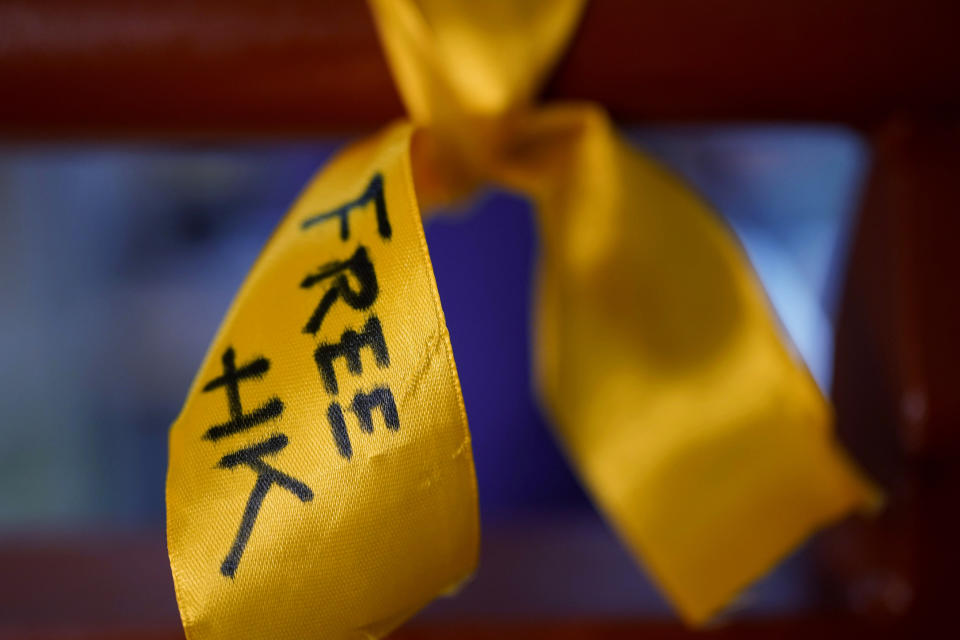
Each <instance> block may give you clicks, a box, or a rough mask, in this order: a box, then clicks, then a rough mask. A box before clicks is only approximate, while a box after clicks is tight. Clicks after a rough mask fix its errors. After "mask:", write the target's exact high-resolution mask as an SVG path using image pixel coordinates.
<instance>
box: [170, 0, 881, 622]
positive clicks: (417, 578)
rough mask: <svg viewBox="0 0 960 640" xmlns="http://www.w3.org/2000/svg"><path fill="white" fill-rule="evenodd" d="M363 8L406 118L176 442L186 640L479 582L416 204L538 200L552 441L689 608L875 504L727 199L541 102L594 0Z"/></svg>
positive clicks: (202, 381) (698, 609) (205, 369)
mask: <svg viewBox="0 0 960 640" xmlns="http://www.w3.org/2000/svg"><path fill="white" fill-rule="evenodd" d="M371 6H372V8H373V11H374V16H375V18H376V22H377V26H378V29H379V32H380V35H381V39H382V41H383V43H384V46H385V49H386V52H387V55H388V59H389V61H390V64H391V67H392V69H393V72H394V76H395V77H396V79H397V82H398V84H399V86H400V90H401V93H402V95H403V98H404V100H405V102H406V104H407V107H408V110H409V113H410V117H411V119H412V124H410V123H400V124H396V125H393V126H391V127H388V128H387V129H386V130H385V131H383V132H382V133H379V134H377V135H375V136H373V137H371V138H368V139H366V140H363V141H361V142H358V143H355V144H353V145H351V146H350V147H348V148H347V149H346V150H344V151H343V152H341V153H340V154H339V155H338V156H337V157H336V158H335V159H334V160H333V161H332V162H331V163H330V164H329V165H328V166H327V167H325V168H324V169H323V170H322V171H321V172H320V173H319V174H318V175H317V177H316V178H314V180H313V181H312V182H311V183H310V184H309V185H308V187H307V188H306V190H305V192H304V193H303V194H302V195H301V197H300V198H299V200H298V201H297V202H296V204H295V205H294V206H293V208H292V209H291V211H290V213H289V214H288V215H287V217H286V218H285V220H284V221H283V222H282V223H281V225H280V227H279V228H278V229H277V231H276V232H275V233H274V235H273V237H272V238H271V239H270V241H269V243H268V245H267V247H266V248H265V249H264V251H263V254H262V255H261V256H260V258H259V260H258V261H257V263H256V265H255V266H254V268H253V270H252V271H251V273H250V275H249V276H248V278H247V280H246V282H245V283H244V285H243V286H242V287H241V289H240V292H239V293H238V295H237V298H236V300H235V301H234V303H233V305H232V307H231V309H230V311H229V312H228V314H227V316H226V318H225V320H224V322H223V325H222V326H221V328H220V330H219V332H218V334H217V336H216V338H215V339H214V341H213V344H212V345H211V348H210V351H209V353H208V354H207V356H206V358H205V360H204V363H203V365H202V366H201V368H200V371H199V373H198V375H197V378H196V380H195V381H194V383H193V385H192V387H191V390H190V392H189V395H188V398H187V401H186V403H185V405H184V408H183V411H182V412H181V415H180V416H179V417H178V419H177V421H176V422H175V424H174V426H173V428H172V430H171V434H170V467H169V474H168V479H167V511H168V547H169V553H170V562H171V566H172V570H173V575H174V581H175V585H176V591H177V600H178V604H179V607H180V612H181V616H182V618H183V623H184V627H185V629H186V633H187V636H188V637H189V638H191V639H193V640H207V639H213V638H238V637H243V638H260V637H263V638H267V637H269V638H277V639H287V638H303V637H329V638H377V637H381V636H383V635H385V634H386V633H388V632H389V631H390V630H391V629H393V628H394V627H396V626H397V625H399V624H400V623H402V622H403V621H404V620H405V619H406V618H408V617H409V616H411V615H412V614H413V613H415V612H416V611H417V610H419V609H420V608H421V607H423V606H424V605H425V604H426V603H428V602H429V601H430V600H431V599H433V598H434V597H436V596H438V595H441V594H448V593H451V592H453V591H455V590H456V589H457V587H458V586H459V585H460V584H461V583H462V582H463V581H464V580H465V579H466V578H468V577H469V575H470V574H471V573H472V571H473V569H474V567H475V564H476V559H477V548H478V528H479V523H478V517H477V495H476V486H475V478H474V471H473V461H472V454H471V448H470V435H469V431H468V429H467V421H466V415H465V412H464V407H463V401H462V398H461V394H460V388H459V382H458V380H457V374H456V369H455V366H454V363H453V356H452V352H451V348H450V342H449V337H448V334H447V328H446V324H445V322H444V319H443V313H442V310H441V307H440V301H439V298H438V295H437V289H436V283H435V281H434V276H433V271H432V267H431V265H430V258H429V255H428V253H427V249H426V245H425V242H424V236H423V228H422V222H421V216H420V207H421V206H423V207H428V206H433V205H435V204H438V203H444V202H449V201H451V200H453V199H455V198H458V197H460V196H463V195H465V194H468V193H469V192H470V191H471V190H472V189H473V188H474V187H476V186H477V185H480V184H484V183H487V182H493V183H496V184H499V185H501V186H504V187H506V188H509V189H514V190H518V191H521V192H523V193H526V194H527V195H528V196H529V197H530V198H531V199H532V200H533V201H534V203H535V204H536V207H537V211H538V213H539V221H540V228H541V246H542V256H541V263H540V267H539V283H538V284H539V287H538V300H537V303H536V321H535V322H536V325H535V331H534V335H535V336H536V367H537V376H536V379H537V381H538V385H539V392H540V396H541V398H542V400H543V402H544V404H545V406H546V407H547V409H548V411H549V414H550V416H551V417H552V420H553V422H554V424H555V426H556V430H557V433H558V436H559V438H560V440H561V442H562V444H563V446H564V448H565V450H566V452H567V454H568V455H569V457H570V459H571V461H572V462H573V464H574V465H575V466H576V468H577V470H578V472H579V474H580V476H581V478H582V480H583V482H584V483H585V485H586V486H587V488H588V489H589V491H590V493H591V494H592V496H593V497H594V499H595V500H596V501H597V503H598V505H599V507H600V508H601V510H602V511H603V512H604V514H605V515H606V517H607V518H608V519H609V521H610V522H611V524H612V525H613V526H614V528H615V529H616V530H617V532H618V533H619V534H620V536H621V537H622V538H623V539H624V541H625V542H626V544H627V545H628V546H629V547H630V548H631V549H632V550H633V552H634V553H635V554H636V556H637V557H638V559H642V561H643V562H644V563H645V564H646V566H647V568H648V569H649V571H650V572H651V574H652V575H653V577H654V578H655V579H656V581H657V582H658V583H659V584H660V586H661V587H662V588H663V590H664V591H665V592H666V594H667V595H668V596H669V598H670V599H671V601H672V602H673V603H674V604H675V605H676V607H677V608H678V610H679V612H680V613H681V614H682V615H683V617H684V618H685V619H687V620H688V621H690V622H692V623H700V622H703V621H705V620H706V619H708V618H709V616H711V615H712V614H713V613H715V612H716V611H718V610H719V609H720V608H721V607H722V606H723V605H724V604H725V603H727V602H728V601H729V600H730V599H731V598H732V597H734V596H735V595H736V594H737V593H738V592H739V591H740V590H742V589H743V588H744V587H745V586H747V585H748V584H749V583H750V582H751V581H753V580H754V579H756V578H757V577H759V576H760V575H762V574H763V573H764V572H766V571H767V570H768V569H769V568H770V567H771V566H772V565H773V564H775V563H776V562H777V561H778V560H779V559H780V558H781V557H782V556H783V555H784V554H786V553H788V552H789V551H790V550H791V549H792V548H793V547H794V546H795V545H797V544H798V543H799V542H801V541H802V540H803V538H804V537H805V536H807V535H808V534H809V533H811V532H812V531H813V530H815V529H816V528H817V527H819V526H821V525H823V524H825V523H827V522H829V521H831V520H834V519H836V518H838V517H840V516H842V515H844V514H846V513H847V512H849V511H850V510H851V509H854V508H858V507H861V508H863V507H867V506H871V505H875V504H876V503H877V501H878V496H877V494H876V492H875V491H874V490H873V489H872V487H871V486H870V485H869V484H868V483H867V482H866V481H865V480H864V479H863V478H862V477H861V476H860V475H859V473H858V472H857V471H856V469H855V468H854V467H853V466H852V465H851V464H850V463H849V462H848V461H847V459H846V457H845V456H844V454H843V452H842V451H841V450H840V449H839V447H838V445H837V444H836V442H835V440H834V438H833V435H832V430H831V413H830V410H829V407H828V405H827V403H826V402H825V401H824V399H823V398H822V396H821V395H820V393H819V392H818V390H817V387H816V385H815V383H814V382H813V380H812V378H811V377H810V375H809V374H808V373H807V371H806V370H805V369H804V368H803V366H802V365H801V364H799V361H798V359H797V357H796V355H795V354H794V353H793V352H792V351H791V350H790V348H789V347H788V346H786V345H785V343H784V340H783V338H782V335H781V331H780V329H779V327H778V326H777V323H776V321H775V319H774V316H773V314H772V312H771V309H770V306H769V303H768V301H767V300H766V298H765V297H764V295H763V292H762V290H761V288H760V286H759V285H758V282H757V279H756V277H755V275H754V274H753V272H752V271H751V269H750V266H749V264H748V262H747V261H746V259H745V257H744V256H743V253H742V251H741V250H740V248H739V247H738V245H737V244H736V242H735V240H734V239H733V238H732V236H731V235H730V233H729V231H728V230H727V229H726V228H725V227H724V226H723V225H722V224H721V223H720V222H719V221H718V219H717V217H716V216H715V214H713V213H712V212H711V211H710V210H709V208H708V207H707V206H706V205H705V204H704V203H703V202H702V201H701V200H699V199H698V198H697V197H696V196H695V195H694V194H693V193H691V192H690V191H689V190H688V189H687V188H685V187H684V186H683V185H682V184H681V183H680V182H679V181H678V180H677V179H676V178H674V177H673V176H672V175H671V174H669V173H668V172H667V171H666V170H664V169H663V168H661V167H660V166H658V165H657V164H656V163H655V162H653V161H652V160H651V159H650V158H648V157H647V156H645V155H644V154H642V153H640V152H638V151H636V150H635V149H633V148H631V147H630V146H629V145H627V144H626V143H625V142H624V141H623V140H622V139H621V138H619V137H618V136H617V134H616V132H615V131H614V130H613V128H612V127H611V125H610V123H609V121H608V119H607V118H606V116H605V115H604V113H603V112H602V111H601V110H600V109H599V108H597V107H595V106H591V105H580V104H568V105H550V106H547V107H535V106H534V105H533V103H532V100H533V97H534V95H535V92H536V90H537V88H538V86H539V82H540V80H541V79H542V78H543V76H544V75H545V73H546V72H547V71H548V70H549V68H550V66H551V64H552V62H553V61H554V58H555V57H556V55H557V53H558V52H559V51H560V50H561V49H562V47H563V45H564V44H565V42H566V41H567V39H568V37H569V35H570V33H571V31H572V29H573V27H574V26H575V24H576V22H577V19H578V17H579V15H580V12H581V9H582V3H581V1H580V0H552V1H548V2H543V1H540V2H532V1H523V2H470V1H468V0H456V1H450V0H416V1H415V0H371ZM597 72H598V73H602V70H597ZM585 588H586V587H585Z"/></svg>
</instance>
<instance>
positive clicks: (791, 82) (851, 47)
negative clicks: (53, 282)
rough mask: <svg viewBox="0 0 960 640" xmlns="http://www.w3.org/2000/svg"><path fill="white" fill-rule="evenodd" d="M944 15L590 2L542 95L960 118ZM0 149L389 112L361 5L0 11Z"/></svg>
mask: <svg viewBox="0 0 960 640" xmlns="http://www.w3.org/2000/svg"><path fill="white" fill-rule="evenodd" d="M958 23H960V4H958V3H954V2H949V1H933V0H915V1H912V2H911V1H907V0H847V1H846V2H835V1H833V0H782V1H780V2H767V1H766V0H728V1H726V2H701V1H699V0H638V1H631V0H593V1H592V2H590V3H589V5H588V9H587V12H586V15H585V18H584V20H583V23H582V25H581V29H580V31H579V33H578V34H577V36H576V37H575V39H574V41H573V44H572V47H571V50H570V51H569V53H568V54H567V55H566V57H565V58H564V60H563V61H562V63H561V64H560V66H559V69H558V71H557V74H556V76H555V77H554V79H553V81H552V82H551V83H550V85H549V86H548V88H547V96H548V97H549V98H551V99H585V100H594V101H598V102H601V103H603V104H604V105H606V106H607V107H608V108H609V109H610V110H611V111H612V112H613V113H614V115H616V116H617V117H618V118H621V119H622V120H626V121H637V120H647V119H661V120H662V119H771V118H777V119H782V118H786V119H817V120H833V121H844V122H853V123H857V124H862V123H871V122H875V121H880V120H883V119H885V118H886V117H887V116H889V115H890V114H895V113H903V114H924V115H934V116H940V115H943V114H950V113H956V112H957V111H958V109H960V82H957V81H956V78H957V77H960V38H957V37H955V30H956V25H957V24H958ZM0 86H2V87H3V99H2V100H0V135H2V136H5V137H8V138H10V137H15V138H31V139H46V138H62V137H64V136H72V137H76V136H94V137H96V136H103V135H107V136H112V137H126V138H130V137H171V136H177V137H184V136H196V135H202V136H244V137H249V136H264V135H293V134H296V135H306V134H312V133H323V132H330V131H336V132H342V131H347V130H356V129H368V128H373V127H377V126H380V125H381V124H383V123H384V122H386V121H387V120H389V119H390V118H393V117H397V116H400V115H402V112H403V110H402V106H401V103H400V100H399V98H398V96H397V93H396V91H395V89H394V87H393V85H392V81H391V79H390V75H389V72H388V69H387V67H386V64H385V62H384V60H383V56H382V54H381V51H380V49H379V45H378V43H377V39H376V34H375V32H374V29H373V25H372V22H371V19H370V16H369V14H368V10H367V7H366V6H365V4H364V3H362V2H351V1H343V2H331V1H329V0H328V1H326V2H314V1H309V0H291V1H286V2H274V3H268V2H255V1H252V0H239V1H228V0H207V1H205V2H190V1H189V0H167V1H165V2H156V1H150V2H145V1H143V0H132V1H124V2H121V1H119V0H85V1H84V2H75V1H71V0H45V1H44V2H33V1H31V0H0Z"/></svg>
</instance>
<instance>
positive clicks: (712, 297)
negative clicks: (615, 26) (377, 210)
mask: <svg viewBox="0 0 960 640" xmlns="http://www.w3.org/2000/svg"><path fill="white" fill-rule="evenodd" d="M498 171H499V179H500V180H501V181H502V182H505V183H506V184H508V185H510V186H512V187H514V188H517V189H520V190H523V191H526V192H527V193H529V194H530V195H531V196H532V197H533V199H534V200H535V201H536V204H537V206H538V211H539V218H540V223H541V229H542V236H541V237H542V243H541V251H542V256H541V265H540V269H539V295H538V300H537V303H536V326H535V331H534V334H535V336H536V345H535V351H536V366H537V380H538V384H539V387H540V395H541V398H542V400H543V402H544V404H545V405H546V408H547V411H548V413H549V414H550V415H551V417H552V419H553V422H554V424H555V426H556V430H557V433H558V435H559V438H560V440H561V441H562V444H563V446H564V448H565V450H566V452H567V453H568V456H569V457H570V459H571V460H572V462H573V463H574V465H575V466H576V468H577V470H578V472H579V474H580V475H581V477H582V479H583V481H584V483H585V484H586V486H587V487H588V489H589V491H590V492H591V493H592V495H593V497H594V498H595V500H596V502H597V504H598V505H599V506H600V508H601V510H602V511H603V512H604V513H605V515H606V517H607V518H608V519H609V521H610V522H611V523H612V525H613V526H614V528H615V529H616V530H617V532H618V533H619V535H620V536H621V537H622V539H623V540H624V541H625V542H626V544H627V545H628V546H629V548H630V549H631V550H632V551H633V553H634V554H635V555H636V556H637V557H638V559H642V560H643V562H644V563H645V564H646V565H647V567H648V569H649V570H650V572H651V573H652V575H653V576H654V578H655V580H656V581H657V582H658V583H659V585H660V586H661V588H662V589H663V590H664V591H665V593H666V594H667V595H668V597H669V598H670V600H672V601H673V603H674V605H675V606H676V607H677V608H678V609H679V611H680V612H681V614H682V615H683V617H684V618H685V619H686V620H687V621H688V622H690V623H693V624H699V623H703V622H705V621H706V620H707V619H708V618H709V617H711V616H712V615H713V614H715V613H716V612H717V611H718V610H719V609H720V608H721V607H723V606H724V605H725V604H727V603H728V602H729V601H730V600H731V599H732V598H733V597H734V596H736V595H737V594H738V593H739V592H740V591H741V590H742V589H744V588H745V587H746V586H747V585H749V584H750V583H751V582H752V581H754V580H755V579H757V578H758V577H760V576H761V575H763V574H764V573H765V572H767V571H768V570H769V569H770V568H771V567H772V566H773V565H774V564H775V563H776V562H777V561H778V560H780V559H781V558H782V557H783V556H784V555H786V554H787V553H789V552H790V551H791V550H792V549H793V548H794V547H795V546H796V545H798V544H799V543H800V542H801V541H802V540H803V539H804V538H805V537H807V536H808V535H809V534H810V533H812V532H813V531H815V530H816V529H817V528H819V527H821V526H823V525H824V524H826V523H828V522H830V521H832V520H835V519H837V518H839V517H841V516H843V515H844V514H846V513H848V512H849V511H851V510H852V509H856V508H858V507H866V506H869V505H871V504H873V505H875V504H876V503H877V501H878V500H879V497H878V494H877V492H876V491H875V490H874V489H873V488H872V487H871V486H870V484H869V483H868V482H867V481H866V480H865V479H864V478H863V477H862V476H861V475H860V473H859V472H858V470H857V469H856V468H855V467H854V466H853V465H852V464H851V463H850V462H849V461H848V460H847V458H846V457H845V455H844V453H843V452H842V450H841V449H840V447H839V445H838V444H837V443H836V442H835V440H834V436H833V433H832V414H831V410H830V407H829V405H828V403H827V402H826V401H825V399H824V398H823V397H822V396H821V394H820V392H819V391H818V389H817V387H816V384H815V382H814V380H813V378H812V377H811V376H810V374H809V373H808V372H807V370H806V369H805V368H804V366H803V365H802V364H801V363H800V361H799V358H798V357H797V355H796V354H795V353H794V352H793V350H792V349H791V347H790V346H789V343H788V341H787V340H786V339H785V338H784V332H783V330H782V329H781V327H780V326H779V325H778V322H777V320H776V317H775V314H774V313H773V311H772V308H771V306H770V304H769V302H768V300H767V299H766V297H765V295H764V293H763V290H762V288H761V286H760V285H759V282H758V279H757V277H756V276H755V274H754V272H753V271H752V269H751V267H750V264H749V262H748V261H747V259H746V257H745V254H744V252H743V251H742V249H741V248H740V247H739V245H738V244H737V242H736V240H735V238H734V237H733V234H732V233H731V232H730V231H729V230H728V229H727V228H726V227H725V226H724V225H723V224H722V222H721V221H720V220H719V219H718V216H717V215H716V214H715V213H714V212H712V211H711V210H710V209H709V207H708V206H707V205H706V204H705V203H704V202H703V201H701V200H700V199H699V198H698V197H697V196H696V195H695V194H694V193H693V192H691V191H690V190H689V189H688V188H686V187H685V186H684V185H683V184H682V183H681V182H680V181H679V180H678V179H676V178H675V177H674V176H672V175H671V174H669V173H668V172H667V171H666V170H664V169H663V168H661V167H660V166H659V165H658V164H657V163H655V162H654V161H653V160H651V159H650V158H649V157H647V156H646V155H644V154H642V153H640V152H639V151H637V150H635V149H633V148H631V147H630V146H629V145H628V144H627V143H626V142H625V141H623V140H622V139H620V138H619V137H618V136H617V134H616V133H615V132H614V130H613V129H612V127H611V125H610V123H609V122H608V120H607V118H606V116H605V115H604V114H603V112H602V111H600V110H599V109H596V108H593V107H588V106H576V105H572V106H558V107H554V108H547V109H544V110H542V112H539V113H538V114H536V115H532V116H531V117H530V119H529V121H528V122H527V123H526V124H525V125H524V126H523V127H522V131H520V132H518V136H517V143H516V144H515V145H514V146H513V147H512V148H511V149H510V150H509V151H508V152H507V153H506V154H504V157H503V158H501V166H500V167H499V168H498Z"/></svg>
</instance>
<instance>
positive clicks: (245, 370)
mask: <svg viewBox="0 0 960 640" xmlns="http://www.w3.org/2000/svg"><path fill="white" fill-rule="evenodd" d="M412 131H413V127H412V126H411V125H409V124H405V123H404V124H399V125H396V126H393V127H390V128H388V129H386V130H385V131H383V132H381V133H380V134H378V135H376V136H372V137H370V138H368V139H366V140H362V141H360V142H357V143H355V144H352V145H350V146H349V147H347V148H346V149H345V150H344V151H342V152H341V153H339V154H338V155H337V157H336V158H334V159H333V160H332V161H331V162H330V163H329V164H328V165H327V166H326V167H325V168H324V169H323V170H321V171H320V172H319V173H318V174H317V176H316V177H315V178H314V179H313V180H312V181H311V182H310V184H309V185H308V186H307V188H306V189H305V191H304V193H303V194H302V195H301V197H300V198H299V199H298V200H297V202H296V203H295V204H294V205H293V207H292V209H291V210H290V212H289V214H288V215H287V216H286V218H285V219H284V220H283V221H282V222H281V223H280V225H279V227H278V228H277V229H276V231H275V232H274V234H273V237H272V238H271V239H270V241H269V243H268V244H267V246H266V247H265V248H264V250H263V253H262V254H261V256H260V258H259V259H258V260H257V263H256V264H255V265H254V267H253V269H252V270H251V272H250V274H249V275H248V277H247V279H246V281H245V282H244V284H243V286H242V287H241V289H240V291H239V293H238V294H237V297H236V300H235V301H234V303H233V305H232V307H231V309H230V311H229V312H228V313H227V316H226V318H225V319H224V321H223V324H222V325H221V327H220V329H219V331H218V333H217V335H216V337H215V338H214V340H213V344H212V345H211V348H210V351H209V353H208V354H207V356H206V358H205V359H204V362H203V364H202V365H201V367H200V371H199V373H198V376H197V378H196V380H195V381H194V384H193V386H192V388H191V390H190V393H189V395H188V397H187V400H186V403H185V405H184V407H183V410H182V412H181V414H180V416H179V417H178V418H177V420H176V422H175V424H174V425H173V427H172V429H171V432H170V463H169V470H168V474H167V494H166V497H167V546H168V550H169V555H170V564H171V567H172V571H173V576H174V584H175V587H176V592H177V602H178V605H179V608H180V614H181V617H182V619H183V623H184V629H185V631H186V634H187V637H188V638H190V639H191V640H218V639H221V638H231V639H232V638H276V639H277V640H293V639H300V638H304V637H318V636H322V637H324V638H375V637H381V636H383V635H386V634H387V633H389V631H390V630H391V629H393V628H394V627H396V626H398V625H399V624H400V623H401V622H403V620H405V619H406V618H407V617H409V616H411V615H412V614H413V613H414V612H416V611H417V610H418V609H420V608H421V607H423V606H425V605H426V604H427V603H428V602H430V601H431V600H432V599H433V598H435V597H436V596H437V595H440V594H443V593H450V592H451V591H453V590H455V589H456V588H457V587H458V586H459V585H461V584H462V583H463V582H464V580H466V579H467V578H468V577H469V576H470V574H471V573H472V572H473V569H474V567H475V566H476V562H477V553H478V545H479V541H478V540H479V514H478V509H477V489H476V478H475V475H474V468H473V456H472V451H471V445H470V433H469V431H468V428H467V419H466V413H465V410H464V406H463V398H462V395H461V393H460V383H459V380H458V378H457V371H456V366H455V364H454V361H453V354H452V352H451V347H450V341H449V335H448V333H447V326H446V322H445V320H444V317H443V311H442V309H441V307H440V300H439V296H438V293H437V288H436V281H435V280H434V276H433V268H432V266H431V263H430V256H429V254H428V253H427V247H426V242H425V239H424V235H423V227H422V223H421V219H420V212H419V208H418V202H417V197H416V194H415V193H414V187H413V179H412V171H411V166H410V140H411V136H412Z"/></svg>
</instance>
